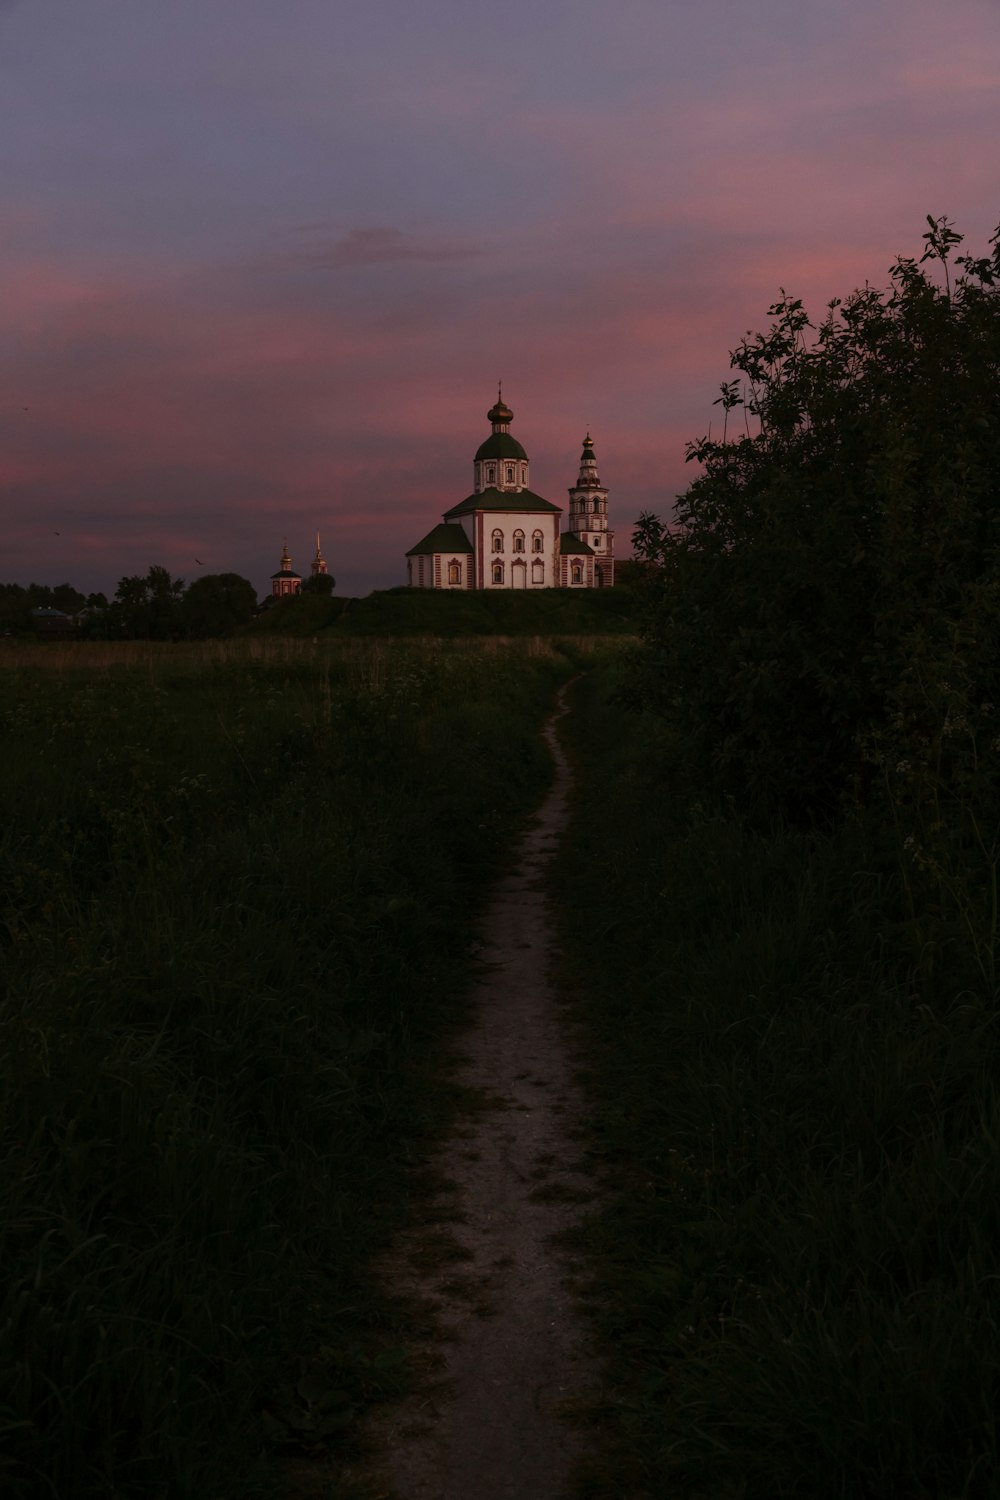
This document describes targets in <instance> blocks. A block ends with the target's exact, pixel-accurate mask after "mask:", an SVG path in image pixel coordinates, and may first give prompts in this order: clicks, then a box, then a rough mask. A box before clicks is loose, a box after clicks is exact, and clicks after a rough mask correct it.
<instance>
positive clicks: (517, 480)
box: [406, 396, 615, 589]
mask: <svg viewBox="0 0 1000 1500" xmlns="http://www.w3.org/2000/svg"><path fill="white" fill-rule="evenodd" d="M486 416H487V421H488V422H489V423H490V428H491V431H490V436H489V437H488V438H487V439H486V441H485V442H484V443H482V444H481V445H480V447H479V449H478V450H477V452H476V456H475V458H474V459H473V483H474V489H473V492H472V494H471V495H469V496H467V497H466V499H464V500H462V501H460V502H459V504H458V505H453V506H452V508H451V509H450V510H447V511H445V513H444V516H443V517H442V520H441V524H440V525H438V526H435V527H434V528H433V530H431V531H429V532H428V533H427V535H426V536H425V537H423V538H422V539H421V540H420V541H419V542H418V543H417V544H416V546H415V547H411V548H410V550H409V552H407V554H406V567H407V581H408V582H409V584H410V585H411V587H413V588H428V589H558V588H609V587H611V585H612V584H613V583H614V581H615V573H614V569H615V561H614V532H613V531H611V530H610V529H609V527H608V492H607V489H606V488H605V487H604V486H603V485H602V484H601V482H600V478H599V477H598V473H597V459H596V457H595V456H594V444H593V440H592V439H591V436H590V434H589V433H588V434H587V436H586V437H585V438H584V440H583V455H582V457H581V459H580V473H579V476H578V478H577V482H576V484H575V485H574V486H573V487H572V488H571V489H570V492H569V515H568V517H567V520H568V527H567V530H566V531H563V530H562V528H561V521H562V515H563V508H562V506H559V505H554V504H553V503H552V501H550V500H545V499H543V498H542V496H541V495H536V494H535V493H534V492H533V491H532V490H531V489H530V488H529V486H528V467H529V460H528V455H527V453H525V451H524V449H523V448H522V446H521V444H520V443H519V442H518V441H517V439H516V438H515V437H513V436H512V434H511V431H510V424H511V422H512V421H513V418H514V413H513V412H512V411H511V409H510V407H509V406H507V405H506V404H505V403H504V401H503V398H502V396H500V397H498V399H497V402H496V405H495V406H492V407H491V408H490V410H489V411H488V412H487V414H486Z"/></svg>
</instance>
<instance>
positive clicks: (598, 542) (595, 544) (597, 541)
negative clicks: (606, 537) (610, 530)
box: [591, 536, 601, 547]
mask: <svg viewBox="0 0 1000 1500" xmlns="http://www.w3.org/2000/svg"><path fill="white" fill-rule="evenodd" d="M600 545H601V539H600V537H599V536H595V537H592V538H591V546H592V547H599V546H600Z"/></svg>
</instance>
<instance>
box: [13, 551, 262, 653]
mask: <svg viewBox="0 0 1000 1500" xmlns="http://www.w3.org/2000/svg"><path fill="white" fill-rule="evenodd" d="M39 608H44V609H58V610H61V611H62V612H63V613H65V614H68V615H74V616H79V615H80V612H81V611H83V612H84V614H83V617H82V619H81V620H80V623H79V630H80V633H81V634H82V635H83V636H84V637H88V636H89V637H95V636H96V637H101V638H107V639H111V640H153V641H171V640H202V639H205V638H207V637H209V636H219V635H228V634H229V633H230V632H231V631H233V630H236V629H238V628H239V626H241V625H244V624H246V623H247V621H249V620H250V619H251V618H252V617H253V614H254V612H255V610H256V608H257V591H256V589H255V588H254V586H253V584H252V583H250V581H249V580H248V579H246V578H242V577H241V576H240V575H239V574H238V573H206V574H204V575H203V576H202V577H200V578H197V579H195V581H194V582H193V583H192V584H190V585H185V583H184V580H183V579H181V578H173V577H171V575H170V572H169V571H168V569H166V568H163V567H160V566H158V565H156V564H154V565H153V566H152V567H150V569H149V571H148V572H147V573H145V574H135V575H133V576H131V577H125V578H122V579H121V580H120V581H119V584H118V587H117V589H116V590H115V595H114V598H113V599H112V600H110V601H109V600H108V599H107V598H106V597H105V595H104V594H100V593H98V594H88V595H84V594H82V593H80V591H79V590H78V589H75V588H74V587H73V586H72V585H71V584H69V583H61V584H57V585H56V586H55V587H54V588H48V587H45V586H43V585H41V584H37V583H32V584H29V585H28V586H27V588H23V587H21V585H20V584H16V583H7V584H0V631H3V632H9V633H11V634H25V633H28V632H30V631H31V629H32V610H35V609H39Z"/></svg>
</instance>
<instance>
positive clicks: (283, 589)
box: [271, 531, 329, 599]
mask: <svg viewBox="0 0 1000 1500" xmlns="http://www.w3.org/2000/svg"><path fill="white" fill-rule="evenodd" d="M309 571H310V573H311V574H312V575H313V577H314V578H315V576H316V574H317V573H328V572H329V569H328V568H327V565H326V558H325V557H324V556H323V553H322V551H321V550H320V545H319V532H318V531H317V533H316V556H315V557H314V558H313V560H312V563H311V565H310V568H309ZM301 588H302V574H301V573H296V571H295V569H294V568H293V567H292V559H291V557H290V556H289V553H288V542H287V540H286V541H285V545H284V546H283V547H282V549H281V562H280V564H279V565H278V571H277V573H272V574H271V598H272V599H286V598H287V597H288V595H289V594H297V593H298V592H299V590H300V589H301Z"/></svg>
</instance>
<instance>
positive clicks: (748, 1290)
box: [557, 674, 1000, 1500]
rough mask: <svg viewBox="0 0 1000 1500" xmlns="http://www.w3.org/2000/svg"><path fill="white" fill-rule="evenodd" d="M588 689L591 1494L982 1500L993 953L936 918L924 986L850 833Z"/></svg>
mask: <svg viewBox="0 0 1000 1500" xmlns="http://www.w3.org/2000/svg"><path fill="white" fill-rule="evenodd" d="M608 688H609V677H608V674H603V675H601V674H595V675H592V676H591V677H589V678H586V679H584V680H583V682H581V683H580V684H579V685H578V687H577V689H576V690H575V691H576V694H577V714H576V716H575V719H574V720H572V721H567V722H568V723H569V726H570V733H572V734H574V736H575V745H576V755H577V759H578V763H579V768H580V782H579V786H578V792H577V798H578V818H577V822H576V825H575V832H574V834H573V836H572V839H571V842H570V843H569V845H568V846H567V849H566V851H565V852H564V855H563V860H562V867H561V869H560V871H559V872H558V874H557V880H558V882H559V888H560V890H561V891H562V892H563V893H564V895H565V897H566V902H565V910H566V916H565V925H566V938H567V948H568V951H570V952H571V953H572V954H573V960H572V962H573V965H574V969H573V972H574V974H575V976H576V981H577V986H578V988H579V990H580V991H581V992H582V994H583V995H584V1038H585V1046H586V1051H587V1056H588V1069H589V1077H590V1085H591V1089H592V1093H593V1097H594V1100H595V1111H594V1120H593V1136H592V1147H593V1149H594V1150H595V1151H596V1152H598V1153H599V1154H600V1155H601V1156H603V1157H604V1159H605V1161H606V1163H607V1166H608V1172H607V1176H608V1180H609V1183H610V1184H611V1188H612V1194H611V1200H610V1202H609V1205H608V1209H607V1212H606V1213H604V1214H603V1215H602V1216H601V1217H600V1218H599V1219H597V1220H596V1221H595V1222H594V1224H593V1225H592V1226H591V1228H590V1231H589V1243H590V1248H591V1250H592V1252H593V1253H594V1255H595V1257H596V1262H597V1265H598V1268H599V1269H598V1278H597V1283H596V1286H595V1291H596V1292H598V1293H599V1296H598V1297H596V1298H595V1306H596V1307H597V1308H599V1317H600V1321H601V1325H602V1328H603V1330H604V1334H605V1338H606V1345H607V1350H608V1355H609V1359H610V1360H611V1362H612V1363H611V1368H612V1380H611V1391H610V1395H609V1402H608V1409H607V1412H606V1413H605V1416H606V1417H607V1419H608V1421H609V1423H610V1426H611V1429H612V1431H613V1432H614V1434H615V1438H614V1441H613V1443H612V1445H611V1451H610V1452H609V1454H608V1457H607V1463H606V1466H605V1467H604V1468H601V1467H600V1466H599V1467H597V1468H596V1469H595V1470H594V1471H593V1472H592V1473H591V1475H590V1477H589V1480H588V1488H587V1493H588V1494H590V1495H592V1496H595V1497H596V1496H611V1495H615V1496H619V1495H622V1494H642V1495H657V1496H658V1495H661V1494H662V1495H665V1494H671V1495H675V1494H676V1495H679V1496H680V1495H696V1496H706V1497H708V1496H712V1497H717V1496H725V1497H729V1496H732V1497H737V1496H738V1497H743V1500H784V1497H789V1500H790V1497H800V1496H802V1497H804V1496H810V1497H817V1500H826V1497H831V1500H833V1497H837V1500H847V1497H873V1500H874V1497H876V1496H877V1497H884V1496H886V1495H899V1496H906V1497H908V1500H909V1497H927V1500H931V1497H934V1500H942V1497H955V1500H957V1497H960V1496H961V1497H969V1500H972V1497H983V1500H985V1497H988V1496H993V1495H995V1494H997V1493H998V1491H1000V1447H998V1434H997V1412H998V1410H1000V1341H998V1337H997V1335H998V1327H1000V1281H998V1278H997V1272H996V1246H997V1244H998V1243H1000V1026H998V1012H997V1007H996V995H995V993H994V992H993V990H992V987H991V985H990V983H989V973H990V969H989V966H988V965H984V964H983V963H981V962H979V961H978V960H977V959H976V955H975V953H974V952H973V947H972V944H971V940H970V939H968V938H966V939H963V938H962V935H961V932H960V929H959V927H958V924H957V923H953V924H952V932H953V936H952V940H951V946H950V947H949V949H948V950H947V952H948V953H950V955H951V957H950V962H944V963H942V961H941V950H940V949H939V951H938V960H937V962H936V964H935V966H934V969H933V980H934V983H933V988H932V991H929V990H928V989H927V988H926V986H925V984H924V978H925V975H924V967H925V966H922V964H921V962H920V956H919V954H916V955H915V952H914V933H915V931H916V930H918V928H919V922H917V924H916V926H915V918H914V916H913V913H912V910H911V909H910V907H909V906H908V904H907V900H906V894H907V893H906V884H907V878H906V871H905V863H901V862H900V861H899V860H894V859H893V857H891V852H890V851H887V848H886V847H885V846H884V844H883V845H879V843H878V842H877V840H873V839H872V837H870V832H871V831H870V829H868V828H865V827H857V826H853V827H852V826H848V825H845V826H843V827H842V828H841V829H839V830H838V831H836V832H830V833H825V834H824V833H817V832H811V833H808V832H803V831H801V830H798V831H796V830H789V829H785V828H781V827H777V828H776V827H774V826H767V825H766V824H755V823H754V822H753V821H751V820H750V819H749V818H747V817H746V816H744V815H742V814H741V813H740V812H739V811H738V810H737V809H735V808H734V807H732V806H728V807H725V806H724V807H718V806H712V805H707V804H706V805H699V803H698V801H697V798H696V795H695V793H694V788H693V786H692V782H691V779H690V778H689V779H688V780H687V781H686V782H685V780H684V779H683V778H681V779H678V777H677V773H676V767H674V770H673V771H671V770H668V767H670V766H671V764H672V758H671V756H670V754H669V753H668V752H669V746H668V745H667V744H666V743H665V739H666V737H667V731H666V730H664V729H663V728H662V727H660V728H657V727H656V726H653V725H652V724H650V723H649V722H645V721H642V720H635V719H628V718H625V717H623V715H622V714H621V711H620V710H618V709H616V708H614V707H612V706H610V705H609V703H608V701H607V695H608ZM596 807H599V808H600V816H599V817H595V816H594V810H595V808H596ZM597 869H599V870H600V871H601V881H600V886H599V889H598V890H596V891H595V885H594V873H593V872H594V871H595V870H597ZM987 915H988V914H987ZM939 925H940V924H939ZM980 926H981V931H980V932H979V934H978V937H979V940H980V943H981V951H982V952H985V951H986V950H987V949H991V947H992V935H991V932H990V929H989V922H988V921H984V922H983V923H982V924H980ZM980 957H981V954H980ZM949 968H950V975H951V982H950V984H949V982H948V977H949ZM929 996H931V997H932V998H931V999H929Z"/></svg>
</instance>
